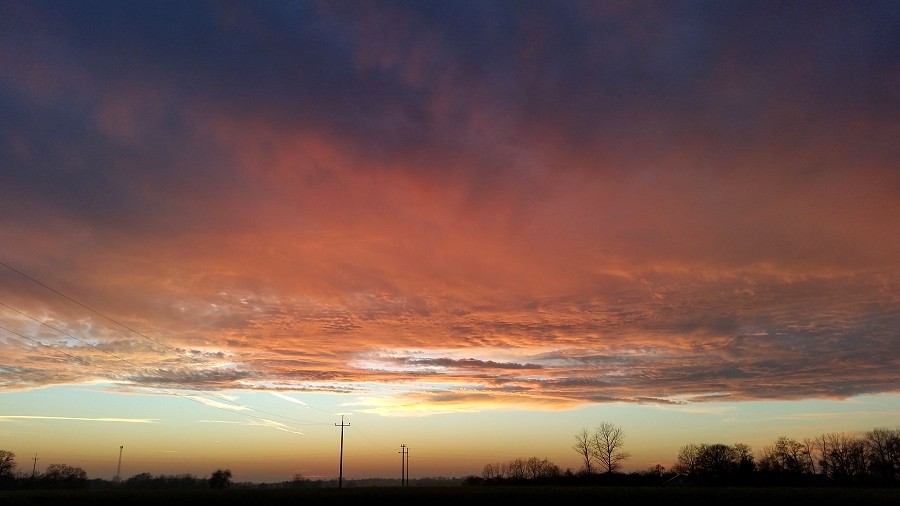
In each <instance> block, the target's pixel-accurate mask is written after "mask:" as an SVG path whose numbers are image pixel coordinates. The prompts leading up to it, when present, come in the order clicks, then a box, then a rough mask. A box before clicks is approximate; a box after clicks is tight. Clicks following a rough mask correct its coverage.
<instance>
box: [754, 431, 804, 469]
mask: <svg viewBox="0 0 900 506" xmlns="http://www.w3.org/2000/svg"><path fill="white" fill-rule="evenodd" d="M759 470H760V471H764V472H767V473H777V474H782V475H787V476H799V475H803V474H812V472H813V466H812V456H811V455H810V454H809V447H808V446H807V445H805V444H803V443H801V442H799V441H796V440H794V439H791V438H788V437H785V436H781V437H779V438H778V440H777V441H775V444H774V445H773V446H767V447H764V448H763V449H762V452H761V455H760V458H759Z"/></svg>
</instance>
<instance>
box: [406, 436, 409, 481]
mask: <svg viewBox="0 0 900 506" xmlns="http://www.w3.org/2000/svg"><path fill="white" fill-rule="evenodd" d="M406 486H407V487H408V486H409V447H408V446H407V447H406Z"/></svg>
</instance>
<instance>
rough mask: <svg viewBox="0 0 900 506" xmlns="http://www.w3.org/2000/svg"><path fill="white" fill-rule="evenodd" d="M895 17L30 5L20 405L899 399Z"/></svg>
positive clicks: (21, 183) (441, 407) (10, 36)
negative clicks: (28, 398)
mask: <svg viewBox="0 0 900 506" xmlns="http://www.w3.org/2000/svg"><path fill="white" fill-rule="evenodd" d="M898 33H900V8H898V6H897V4H896V3H894V2H867V3H865V4H863V5H860V4H859V3H857V2H828V3H824V4H823V3H803V2H801V3H795V4H790V5H785V4H784V3H780V2H771V3H770V2H747V3H743V2H728V3H716V2H713V3H708V2H679V3H677V4H674V3H673V4H665V3H658V2H650V3H646V4H644V3H640V2H638V3H624V4H619V3H615V2H613V3H605V2H604V3H599V4H597V3H590V2H561V3H542V2H536V3H531V2H525V3H523V2H429V3H421V4H418V3H411V4H410V3H405V2H355V1H354V2H337V3H335V2H324V3H321V4H320V3H315V2H270V3H265V4H261V3H241V2H235V3H231V2H216V3H210V4H202V3H184V2H171V3H169V2H162V3H159V2H155V3H139V4H127V5H126V4H122V5H110V4H108V3H105V2H79V3H73V4H67V3H63V4H60V3H56V2H49V3H43V2H28V3H7V4H5V5H4V6H2V7H0V49H2V50H0V146H2V149H0V168H2V169H0V242H2V244H3V254H2V255H3V258H2V259H0V261H2V262H3V266H0V302H2V303H3V306H2V307H0V325H2V327H3V328H2V330H0V346H2V347H3V350H4V353H3V355H4V357H5V358H4V359H3V360H2V361H0V370H2V372H3V374H2V375H0V388H4V389H27V388H35V387H40V386H43V385H48V384H60V383H78V382H82V381H93V380H96V379H107V380H112V381H116V382H120V383H122V384H123V385H128V386H145V387H149V388H162V389H169V388H177V389H197V390H219V389H225V388H249V389H271V390H276V391H328V392H346V393H351V394H356V395H357V396H360V397H361V398H364V399H368V401H367V402H368V407H369V408H371V409H373V410H376V411H379V412H384V413H392V414H393V413H404V412H417V413H418V412H440V411H448V410H450V411H452V410H470V409H483V408H486V407H490V406H497V405H520V406H529V407H537V408H542V409H558V408H564V407H571V406H576V405H581V404H585V403H602V402H610V401H628V402H649V403H668V402H685V401H686V400H697V401H702V400H704V399H717V400H721V399H730V400H745V399H799V398H843V397H847V396H853V395H857V394H865V393H878V392H896V391H897V390H898V388H900V355H898V353H897V350H900V334H898V332H897V329H898V328H900V276H898V274H900V235H898V234H897V233H896V231H897V230H900V199H898V198H897V196H898V195H900V170H898V169H897V160H898V159H900V144H898V143H897V142H896V139H898V138H900V121H898V118H900V92H898V90H900V61H898V57H897V51H896V49H897V45H898V36H897V34H898Z"/></svg>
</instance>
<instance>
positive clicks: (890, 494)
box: [0, 486, 900, 506]
mask: <svg viewBox="0 0 900 506" xmlns="http://www.w3.org/2000/svg"><path fill="white" fill-rule="evenodd" d="M446 502H452V503H454V504H457V505H461V506H476V505H482V504H484V505H488V504H489V505H493V506H499V505H501V504H508V503H510V502H512V503H513V504H520V505H524V504H533V503H535V502H537V503H540V504H550V505H551V506H562V505H563V504H572V505H578V506H581V505H584V504H601V503H602V504H605V505H610V506H612V505H615V506H643V505H646V506H650V505H653V506H661V505H672V504H688V505H690V504H696V505H706V504H716V505H724V506H743V505H748V506H749V505H757V506H775V505H781V504H784V505H791V506H801V505H806V504H813V505H815V506H829V505H842V506H843V505H851V504H864V505H866V506H880V505H890V506H898V505H900V488H830V487H827V488H826V487H822V488H774V487H773V488H701V487H671V488H669V487H665V488H664V487H530V486H520V487H408V488H399V487H371V488H362V487H361V488H344V489H335V488H325V489H227V490H205V489H201V490H174V489H173V490H133V489H118V490H68V491H67V490H19V491H3V492H0V504H2V505H3V506H25V505H29V506H31V505H34V506H37V505H41V506H54V505H61V506H62V505H65V506H104V505H123V506H124V505H128V506H143V505H148V506H149V505H154V506H181V505H184V506H188V505H190V506H200V505H215V506H238V505H240V506H276V505H284V506H288V505H290V506H309V505H319V504H321V505H325V504H328V505H337V504H359V505H362V504H366V505H373V504H385V505H386V504H393V505H397V504H401V503H406V504H417V505H423V506H435V505H436V504H442V503H446Z"/></svg>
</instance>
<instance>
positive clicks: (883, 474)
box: [866, 428, 900, 483]
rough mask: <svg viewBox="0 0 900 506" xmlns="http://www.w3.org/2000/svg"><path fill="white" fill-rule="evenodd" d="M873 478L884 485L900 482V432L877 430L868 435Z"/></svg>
mask: <svg viewBox="0 0 900 506" xmlns="http://www.w3.org/2000/svg"><path fill="white" fill-rule="evenodd" d="M866 453H867V455H868V458H867V460H868V462H869V470H870V473H871V474H872V477H873V478H874V479H876V480H878V481H880V482H883V483H890V482H895V481H897V480H900V430H898V429H885V428H876V429H873V430H872V431H870V432H868V433H866Z"/></svg>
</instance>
